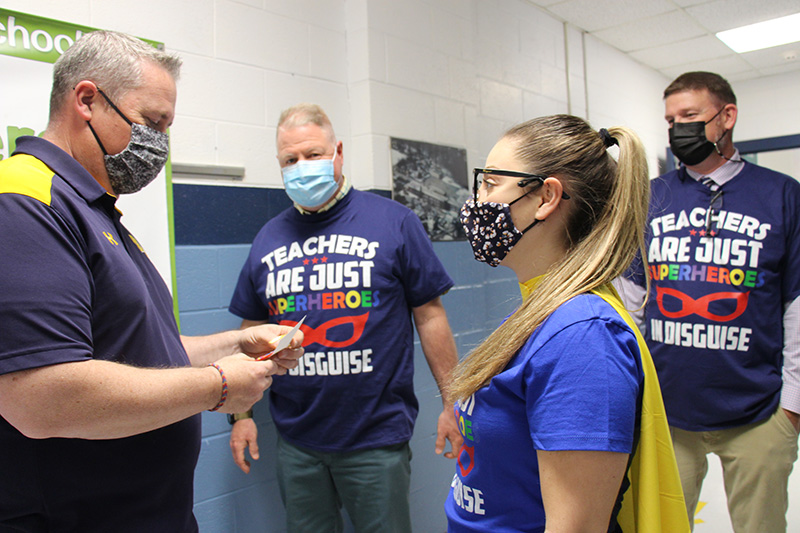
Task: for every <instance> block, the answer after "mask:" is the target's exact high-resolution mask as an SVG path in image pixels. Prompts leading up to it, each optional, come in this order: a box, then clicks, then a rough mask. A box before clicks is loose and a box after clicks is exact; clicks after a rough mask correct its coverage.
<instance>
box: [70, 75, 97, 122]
mask: <svg viewBox="0 0 800 533" xmlns="http://www.w3.org/2000/svg"><path fill="white" fill-rule="evenodd" d="M99 96H100V93H99V92H98V90H97V85H95V84H94V82H91V81H89V80H83V81H81V82H79V83H78V84H77V85H76V86H75V89H74V90H73V91H72V93H71V94H70V95H69V106H71V107H72V108H73V109H74V110H75V112H76V113H78V115H79V116H80V117H81V118H82V119H83V120H86V121H89V120H91V118H92V112H93V107H92V106H93V104H94V103H95V102H97V99H98V97H99Z"/></svg>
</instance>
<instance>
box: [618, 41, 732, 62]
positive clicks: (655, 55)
mask: <svg viewBox="0 0 800 533" xmlns="http://www.w3.org/2000/svg"><path fill="white" fill-rule="evenodd" d="M733 54H734V52H733V50H731V49H730V48H728V47H727V46H725V44H724V43H723V42H722V41H720V40H719V39H717V38H716V37H711V36H710V35H703V36H701V37H694V38H692V39H687V40H685V41H681V42H678V43H670V44H665V45H662V46H655V47H653V48H645V49H644V50H637V51H635V52H631V54H630V55H631V57H633V58H634V59H636V60H637V61H639V62H640V63H644V64H645V65H648V66H650V67H653V68H655V69H660V68H664V67H671V66H673V65H680V64H681V63H686V59H687V58H692V59H693V60H696V61H700V60H706V59H716V58H720V57H725V56H729V55H733Z"/></svg>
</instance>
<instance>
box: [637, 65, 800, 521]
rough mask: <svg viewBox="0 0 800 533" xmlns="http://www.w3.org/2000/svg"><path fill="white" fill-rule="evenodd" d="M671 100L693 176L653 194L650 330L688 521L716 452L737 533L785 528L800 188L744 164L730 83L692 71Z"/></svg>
mask: <svg viewBox="0 0 800 533" xmlns="http://www.w3.org/2000/svg"><path fill="white" fill-rule="evenodd" d="M664 102H665V107H666V113H665V118H666V119H667V122H668V123H669V126H670V130H669V139H670V147H671V149H672V152H673V153H674V154H675V156H676V157H677V158H678V159H679V160H680V161H681V162H682V163H683V165H682V166H681V167H680V168H678V169H677V170H674V171H672V172H669V173H667V174H665V175H663V176H661V177H659V178H658V179H655V180H653V182H652V186H651V195H652V196H651V207H650V217H649V235H648V242H647V245H648V246H647V250H648V253H647V264H648V269H649V275H650V279H651V283H652V284H651V287H650V295H649V300H648V302H647V306H646V307H645V308H644V326H645V327H646V331H647V341H648V345H649V347H650V351H651V352H652V354H653V360H654V362H655V365H656V369H657V371H658V376H659V381H660V383H661V391H662V393H663V395H664V404H665V406H666V409H667V415H668V418H669V423H670V427H671V430H672V434H673V441H674V445H675V454H676V456H677V459H678V469H679V470H680V473H681V482H682V485H683V490H684V494H685V496H686V505H687V511H688V513H689V519H690V522H694V513H695V508H696V507H697V502H698V497H699V494H700V488H701V485H702V482H703V478H704V477H705V474H706V470H707V462H706V455H707V454H708V453H714V454H716V455H718V456H719V457H720V459H721V460H722V468H723V473H724V477H725V487H726V493H727V498H728V510H729V512H730V515H731V521H732V523H733V527H734V530H735V531H737V533H738V532H750V531H785V530H786V509H787V505H788V502H787V483H788V477H789V474H790V473H791V471H792V465H793V463H794V461H795V459H796V458H797V435H798V430H800V418H799V416H798V413H800V338H798V337H799V335H800V334H798V331H800V301H798V296H800V183H798V182H797V181H795V180H794V179H792V178H790V177H789V176H786V175H783V174H779V173H777V172H773V171H771V170H768V169H766V168H762V167H759V166H757V165H753V164H751V163H748V162H745V161H744V160H743V159H742V158H741V157H740V154H739V151H738V150H737V149H736V147H735V146H734V145H733V140H732V132H733V127H734V125H735V124H736V117H737V107H736V96H735V95H734V94H733V90H732V89H731V87H730V85H729V84H728V82H727V81H726V80H725V79H724V78H722V77H720V76H719V75H717V74H712V73H709V72H689V73H686V74H683V75H681V76H679V77H678V78H677V79H676V80H675V81H673V82H672V83H671V84H670V86H669V87H667V89H666V90H665V91H664ZM640 266H641V265H640ZM632 274H633V275H632V277H631V279H632V280H633V281H630V280H624V279H623V280H622V284H623V291H622V292H623V294H624V295H625V296H626V300H627V304H628V308H630V309H635V308H637V307H639V306H640V304H641V302H642V301H643V300H644V296H645V289H644V287H645V273H644V272H643V270H642V269H641V268H639V269H638V270H637V269H634V271H633V272H632Z"/></svg>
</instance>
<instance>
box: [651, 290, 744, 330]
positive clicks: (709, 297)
mask: <svg viewBox="0 0 800 533" xmlns="http://www.w3.org/2000/svg"><path fill="white" fill-rule="evenodd" d="M749 297H750V292H749V291H748V292H714V293H711V294H706V295H705V296H701V297H700V298H697V299H696V300H695V299H694V298H692V297H691V296H689V295H688V294H685V293H683V292H681V291H679V290H676V289H670V288H667V287H656V301H657V302H658V309H659V310H660V311H661V314H663V315H664V316H665V317H666V318H683V317H686V316H689V315H697V316H700V317H702V318H705V319H708V320H713V321H715V322H728V321H730V320H733V319H735V318H738V317H739V316H740V315H741V314H742V313H744V312H745V310H746V309H747V300H748V298H749ZM665 298H666V299H667V302H668V303H671V302H670V299H673V301H674V300H677V302H679V303H680V306H681V308H680V311H667V310H666V309H665V307H664V300H665ZM719 300H733V301H735V302H736V309H735V310H734V311H733V312H731V313H729V314H727V315H717V314H714V313H712V312H711V311H709V306H710V305H711V302H716V301H719ZM670 307H673V306H672V305H671V306H670Z"/></svg>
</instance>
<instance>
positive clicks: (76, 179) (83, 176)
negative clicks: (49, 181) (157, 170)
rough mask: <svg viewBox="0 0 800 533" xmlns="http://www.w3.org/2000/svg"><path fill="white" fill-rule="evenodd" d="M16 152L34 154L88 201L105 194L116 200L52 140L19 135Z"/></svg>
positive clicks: (90, 201)
mask: <svg viewBox="0 0 800 533" xmlns="http://www.w3.org/2000/svg"><path fill="white" fill-rule="evenodd" d="M14 153H15V154H28V155H32V156H33V157H35V158H36V159H38V160H39V161H41V162H42V163H44V164H45V165H47V166H48V167H50V169H51V170H52V171H53V172H55V173H56V174H58V175H59V176H60V177H61V179H63V180H64V181H65V182H67V183H68V184H69V185H70V186H71V187H72V188H73V189H75V191H76V192H77V193H78V194H79V195H80V196H81V197H82V198H83V199H84V200H86V202H87V203H92V202H94V201H96V200H98V199H99V198H102V197H103V196H108V197H109V198H112V199H114V200H115V201H116V198H115V197H114V196H112V195H110V194H108V192H107V191H106V190H105V189H104V188H103V186H102V185H100V184H99V183H97V180H96V179H94V177H93V176H92V175H91V174H89V171H88V170H86V169H85V168H83V166H82V165H81V164H80V163H78V161H77V160H76V159H75V158H74V157H72V156H71V155H69V154H68V153H67V152H65V151H64V150H62V149H61V148H59V147H58V146H56V145H55V144H53V143H51V142H50V141H47V140H45V139H41V138H39V137H32V136H24V137H18V138H17V147H16V149H15V150H14Z"/></svg>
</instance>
